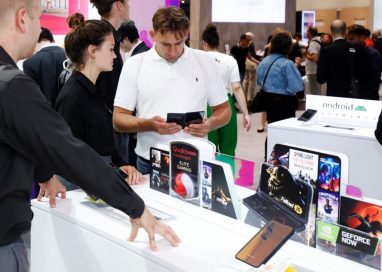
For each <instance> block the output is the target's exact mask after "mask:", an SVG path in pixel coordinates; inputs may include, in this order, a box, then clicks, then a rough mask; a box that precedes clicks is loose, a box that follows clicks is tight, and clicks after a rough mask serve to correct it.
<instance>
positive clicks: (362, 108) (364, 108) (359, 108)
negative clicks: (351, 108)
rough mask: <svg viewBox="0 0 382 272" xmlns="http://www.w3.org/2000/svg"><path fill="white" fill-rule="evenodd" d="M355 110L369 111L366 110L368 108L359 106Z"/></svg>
mask: <svg viewBox="0 0 382 272" xmlns="http://www.w3.org/2000/svg"><path fill="white" fill-rule="evenodd" d="M355 110H356V111H367V110H366V107H364V106H357V107H356V108H355Z"/></svg>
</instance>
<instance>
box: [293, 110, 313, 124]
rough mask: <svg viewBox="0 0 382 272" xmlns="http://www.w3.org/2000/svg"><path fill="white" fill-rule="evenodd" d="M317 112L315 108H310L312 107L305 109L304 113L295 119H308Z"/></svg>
mask: <svg viewBox="0 0 382 272" xmlns="http://www.w3.org/2000/svg"><path fill="white" fill-rule="evenodd" d="M316 113H317V111H316V110H312V109H307V110H306V111H304V113H303V114H302V115H301V116H300V117H299V118H298V119H297V120H299V121H305V122H306V121H309V120H310V119H312V117H313V116H314V115H315V114H316Z"/></svg>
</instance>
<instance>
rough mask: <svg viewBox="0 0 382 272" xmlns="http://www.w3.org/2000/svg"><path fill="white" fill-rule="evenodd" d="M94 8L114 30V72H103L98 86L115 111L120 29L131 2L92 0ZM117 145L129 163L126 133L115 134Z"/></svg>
mask: <svg viewBox="0 0 382 272" xmlns="http://www.w3.org/2000/svg"><path fill="white" fill-rule="evenodd" d="M90 3H92V4H93V7H96V9H97V10H98V14H99V15H100V16H101V18H102V20H104V21H105V22H107V23H108V24H109V25H110V26H111V27H112V28H113V36H114V43H115V45H114V53H115V55H116V58H115V59H114V61H113V62H114V63H113V70H112V71H109V72H102V73H101V74H100V75H99V76H98V79H97V83H96V86H97V88H98V89H100V91H101V93H100V94H101V96H102V97H103V100H104V102H105V105H106V106H107V107H108V109H110V110H112V109H113V104H114V98H115V93H116V91H117V86H118V80H119V75H120V74H121V71H122V66H123V60H122V56H121V51H120V43H119V42H120V39H119V36H118V32H117V30H118V28H120V26H121V25H122V23H123V22H126V21H128V20H129V19H130V18H129V17H130V16H129V12H130V10H129V0H117V1H115V0H90ZM114 137H115V139H114V140H115V144H116V147H117V150H118V152H119V154H120V155H121V157H122V158H123V160H124V161H129V148H128V141H129V135H128V134H124V133H117V132H115V133H114Z"/></svg>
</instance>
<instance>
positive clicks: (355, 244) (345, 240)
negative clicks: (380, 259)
mask: <svg viewBox="0 0 382 272" xmlns="http://www.w3.org/2000/svg"><path fill="white" fill-rule="evenodd" d="M337 243H338V244H341V245H344V246H347V247H352V248H355V249H357V250H359V251H362V252H365V253H368V254H372V255H374V254H375V250H376V247H377V245H378V239H372V237H370V235H368V234H367V233H362V232H356V231H352V230H351V229H342V228H340V232H339V235H338V236H337Z"/></svg>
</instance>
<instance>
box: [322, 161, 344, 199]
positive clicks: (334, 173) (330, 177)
mask: <svg viewBox="0 0 382 272" xmlns="http://www.w3.org/2000/svg"><path fill="white" fill-rule="evenodd" d="M340 180H341V165H340V160H339V159H338V158H336V157H334V156H320V162H319V171H318V177H317V182H318V187H319V188H322V189H325V190H328V191H331V192H337V193H338V192H339V191H340Z"/></svg>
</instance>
